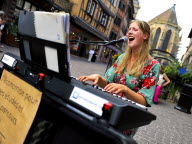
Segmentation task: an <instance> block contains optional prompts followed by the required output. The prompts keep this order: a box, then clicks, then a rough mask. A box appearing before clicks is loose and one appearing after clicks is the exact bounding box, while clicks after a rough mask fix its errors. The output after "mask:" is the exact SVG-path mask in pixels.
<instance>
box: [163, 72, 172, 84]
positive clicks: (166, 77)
mask: <svg viewBox="0 0 192 144" xmlns="http://www.w3.org/2000/svg"><path fill="white" fill-rule="evenodd" d="M163 78H164V79H165V80H166V83H164V84H163V85H162V87H164V86H166V85H168V84H169V83H170V82H171V81H170V79H169V78H168V76H167V75H166V74H165V73H164V74H163Z"/></svg>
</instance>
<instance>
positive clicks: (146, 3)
mask: <svg viewBox="0 0 192 144" xmlns="http://www.w3.org/2000/svg"><path fill="white" fill-rule="evenodd" d="M139 2H140V7H141V8H140V9H139V12H138V15H137V17H136V18H137V19H140V20H144V21H147V22H148V21H149V20H151V19H153V18H154V17H156V16H157V15H159V14H161V13H163V12H164V11H166V10H167V9H169V8H171V7H173V5H174V4H176V6H175V10H176V16H177V21H178V25H179V26H180V27H181V28H182V30H181V32H180V35H182V40H181V42H180V48H179V52H178V55H177V58H178V59H179V60H180V59H181V57H182V55H183V54H184V53H185V52H186V47H187V46H188V45H189V41H190V39H189V38H188V35H189V32H190V30H191V29H192V19H191V14H192V8H191V6H192V0H139Z"/></svg>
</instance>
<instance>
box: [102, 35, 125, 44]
mask: <svg viewBox="0 0 192 144" xmlns="http://www.w3.org/2000/svg"><path fill="white" fill-rule="evenodd" d="M127 40H128V38H127V37H126V36H123V37H122V38H120V39H118V40H112V41H109V42H107V43H106V44H105V45H113V44H116V43H121V42H125V41H127Z"/></svg>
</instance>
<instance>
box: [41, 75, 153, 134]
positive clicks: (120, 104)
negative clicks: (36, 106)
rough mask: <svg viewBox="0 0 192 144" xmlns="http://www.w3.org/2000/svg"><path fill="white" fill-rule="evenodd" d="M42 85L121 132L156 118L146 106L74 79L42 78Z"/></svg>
mask: <svg viewBox="0 0 192 144" xmlns="http://www.w3.org/2000/svg"><path fill="white" fill-rule="evenodd" d="M44 88H45V90H47V91H51V93H54V94H55V95H57V96H58V97H59V98H61V99H62V100H64V101H67V102H68V103H70V104H71V105H73V106H74V107H75V108H77V109H79V110H81V111H83V112H85V113H87V114H89V115H91V116H94V117H95V118H96V119H97V120H100V121H105V122H106V124H108V125H110V126H113V127H115V128H117V129H119V130H121V131H123V130H127V129H131V128H136V127H140V126H143V125H147V124H149V123H150V122H151V121H152V120H155V119H156V116H155V115H154V114H152V113H150V112H149V111H148V110H147V107H145V106H143V105H140V104H138V103H136V102H133V101H131V100H129V99H127V98H122V97H121V96H118V95H115V94H111V93H107V92H105V91H104V89H102V88H100V87H98V86H92V85H90V84H87V83H82V82H80V81H78V80H76V79H75V78H71V82H70V83H66V82H64V81H61V80H59V79H57V78H52V79H51V80H49V79H46V78H45V83H44Z"/></svg>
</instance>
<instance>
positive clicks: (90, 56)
mask: <svg viewBox="0 0 192 144" xmlns="http://www.w3.org/2000/svg"><path fill="white" fill-rule="evenodd" d="M94 53H95V51H94V50H93V49H90V50H89V57H88V61H91V59H92V57H93V54H94Z"/></svg>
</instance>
